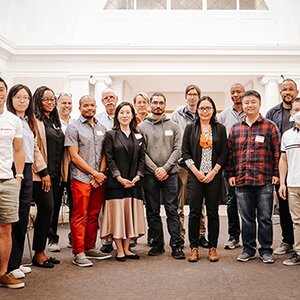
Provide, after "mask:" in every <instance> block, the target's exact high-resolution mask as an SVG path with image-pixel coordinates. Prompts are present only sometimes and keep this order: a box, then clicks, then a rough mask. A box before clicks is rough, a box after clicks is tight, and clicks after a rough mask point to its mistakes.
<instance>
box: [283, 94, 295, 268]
mask: <svg viewBox="0 0 300 300" xmlns="http://www.w3.org/2000/svg"><path fill="white" fill-rule="evenodd" d="M291 116H292V118H293V120H294V126H293V128H291V129H289V130H287V131H286V132H285V133H284V134H283V136H282V140H281V157H280V160H279V175H280V188H279V195H280V197H281V198H282V199H283V200H285V201H287V199H286V198H287V197H286V196H287V191H286V187H287V188H288V195H289V196H288V197H289V208H290V213H291V216H292V220H293V225H294V237H295V248H294V250H295V252H294V253H293V254H292V256H291V257H290V258H289V259H286V260H284V261H283V264H284V265H286V266H295V265H300V164H299V160H300V98H296V99H294V100H293V102H292V109H291ZM286 177H287V178H286Z"/></svg>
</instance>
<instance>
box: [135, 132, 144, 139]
mask: <svg viewBox="0 0 300 300" xmlns="http://www.w3.org/2000/svg"><path fill="white" fill-rule="evenodd" d="M134 135H135V138H136V139H137V140H140V139H141V138H142V137H143V136H142V135H141V134H140V133H135V134H134Z"/></svg>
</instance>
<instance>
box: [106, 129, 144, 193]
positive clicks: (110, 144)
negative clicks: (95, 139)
mask: <svg viewBox="0 0 300 300" xmlns="http://www.w3.org/2000/svg"><path fill="white" fill-rule="evenodd" d="M131 134H132V137H133V155H132V159H131V163H130V159H129V156H128V149H127V147H126V144H125V141H124V137H123V134H122V132H121V130H120V129H116V130H114V129H113V130H110V131H108V132H107V133H106V136H105V141H104V153H105V157H106V163H107V167H108V174H107V187H108V188H123V186H122V185H121V183H119V182H118V181H117V180H116V179H115V177H116V176H119V175H120V176H121V177H123V178H126V179H129V180H132V179H133V178H134V177H135V176H136V175H139V176H140V177H143V176H144V164H145V152H144V146H145V142H144V138H143V136H142V134H141V133H139V132H132V133H131ZM139 185H140V181H139V182H137V184H136V186H139Z"/></svg>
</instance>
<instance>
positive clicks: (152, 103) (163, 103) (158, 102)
mask: <svg viewBox="0 0 300 300" xmlns="http://www.w3.org/2000/svg"><path fill="white" fill-rule="evenodd" d="M165 104H166V103H165V102H164V101H152V102H151V105H155V106H157V105H159V106H163V105H165Z"/></svg>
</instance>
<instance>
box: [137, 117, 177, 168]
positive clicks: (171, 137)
mask: <svg viewBox="0 0 300 300" xmlns="http://www.w3.org/2000/svg"><path fill="white" fill-rule="evenodd" d="M138 128H139V130H140V132H141V133H142V134H143V136H144V139H145V165H146V169H145V173H146V174H147V173H148V174H149V173H150V174H153V173H154V172H155V170H156V169H157V168H158V167H163V168H164V169H165V170H166V171H167V173H168V174H172V173H175V172H177V171H178V165H177V161H178V159H179V158H180V156H181V130H180V128H179V126H178V125H177V124H176V123H174V122H173V121H171V120H170V119H168V118H167V117H166V116H165V115H163V116H162V118H160V119H159V120H155V119H152V118H151V117H148V118H146V119H145V120H144V121H143V122H142V123H140V124H139V126H138Z"/></svg>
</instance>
